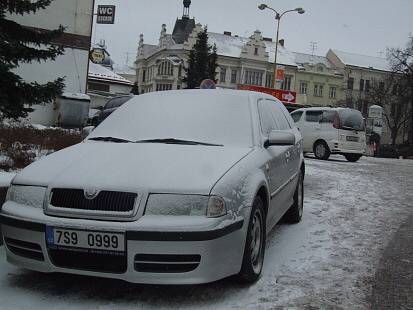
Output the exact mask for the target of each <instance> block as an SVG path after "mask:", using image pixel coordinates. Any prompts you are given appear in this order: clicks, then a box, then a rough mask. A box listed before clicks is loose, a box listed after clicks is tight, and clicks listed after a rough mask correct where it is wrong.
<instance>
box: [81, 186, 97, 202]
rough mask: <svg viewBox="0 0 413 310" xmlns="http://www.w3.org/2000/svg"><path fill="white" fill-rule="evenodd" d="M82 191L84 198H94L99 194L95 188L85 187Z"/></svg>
mask: <svg viewBox="0 0 413 310" xmlns="http://www.w3.org/2000/svg"><path fill="white" fill-rule="evenodd" d="M83 193H84V195H85V198H86V199H88V200H92V199H95V198H96V196H97V195H98V194H99V191H98V190H97V188H87V189H85V190H84V192H83Z"/></svg>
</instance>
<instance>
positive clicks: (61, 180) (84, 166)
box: [13, 141, 251, 195]
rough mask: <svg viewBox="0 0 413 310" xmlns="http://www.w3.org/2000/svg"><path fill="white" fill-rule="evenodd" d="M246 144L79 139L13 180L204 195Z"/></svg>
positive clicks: (244, 150) (244, 152) (54, 185)
mask: <svg viewBox="0 0 413 310" xmlns="http://www.w3.org/2000/svg"><path fill="white" fill-rule="evenodd" d="M250 151H251V148H241V147H220V146H198V145H173V144H152V143H143V144H136V143H110V142H90V141H89V142H85V143H80V144H77V145H75V146H72V147H70V148H67V149H64V150H62V151H59V152H56V153H54V154H52V155H49V156H47V157H45V158H43V159H41V160H39V161H37V162H35V163H33V164H31V165H30V166H28V167H26V168H25V169H24V170H23V171H21V172H20V173H19V174H18V175H17V176H16V178H15V179H14V181H13V183H14V184H23V185H37V186H48V187H51V188H90V187H95V188H98V189H106V190H124V191H148V192H161V193H187V194H204V195H207V194H209V193H210V191H211V189H212V187H213V186H214V184H215V183H216V182H217V181H218V180H219V179H220V178H221V177H222V176H223V175H224V174H225V173H226V172H227V171H228V170H229V169H230V168H231V167H232V166H233V165H234V164H236V163H237V162H238V161H239V160H240V159H242V158H243V157H245V156H246V155H247V154H248V153H249V152H250Z"/></svg>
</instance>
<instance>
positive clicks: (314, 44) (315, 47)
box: [310, 41, 317, 64]
mask: <svg viewBox="0 0 413 310" xmlns="http://www.w3.org/2000/svg"><path fill="white" fill-rule="evenodd" d="M310 50H311V64H314V53H315V51H316V50H317V42H315V41H311V42H310Z"/></svg>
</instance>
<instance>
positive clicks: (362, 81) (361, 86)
mask: <svg viewBox="0 0 413 310" xmlns="http://www.w3.org/2000/svg"><path fill="white" fill-rule="evenodd" d="M360 91H364V80H363V79H360Z"/></svg>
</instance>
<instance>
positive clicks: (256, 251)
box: [238, 197, 266, 283]
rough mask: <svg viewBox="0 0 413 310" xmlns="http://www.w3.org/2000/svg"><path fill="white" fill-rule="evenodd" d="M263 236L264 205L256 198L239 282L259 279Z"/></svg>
mask: <svg viewBox="0 0 413 310" xmlns="http://www.w3.org/2000/svg"><path fill="white" fill-rule="evenodd" d="M265 236H266V232H265V213H264V203H263V201H262V199H261V197H256V198H255V200H254V204H253V206H252V210H251V216H250V220H249V224H248V232H247V239H246V242H245V247H244V256H243V260H242V266H241V271H240V272H239V274H238V280H239V281H240V282H242V283H253V282H255V281H257V280H258V278H259V277H260V275H261V271H262V266H263V264H264V253H265Z"/></svg>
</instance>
